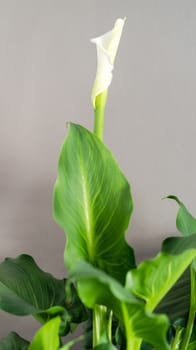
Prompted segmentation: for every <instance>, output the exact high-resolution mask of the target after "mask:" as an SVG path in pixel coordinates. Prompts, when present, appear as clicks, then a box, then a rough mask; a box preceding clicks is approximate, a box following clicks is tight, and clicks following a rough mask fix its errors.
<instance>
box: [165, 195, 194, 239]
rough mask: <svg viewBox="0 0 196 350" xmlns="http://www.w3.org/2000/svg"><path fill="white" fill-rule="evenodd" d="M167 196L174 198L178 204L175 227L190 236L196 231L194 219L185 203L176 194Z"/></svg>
mask: <svg viewBox="0 0 196 350" xmlns="http://www.w3.org/2000/svg"><path fill="white" fill-rule="evenodd" d="M167 198H169V199H173V200H175V201H176V202H177V203H178V205H179V210H178V213H177V216H176V227H177V229H178V230H179V231H180V232H181V233H182V234H183V235H184V236H190V235H192V234H194V233H196V219H195V218H194V217H193V216H192V214H191V213H190V212H189V211H188V209H187V208H186V207H185V205H184V204H183V203H182V202H181V201H180V199H179V198H178V197H176V196H168V197H167Z"/></svg>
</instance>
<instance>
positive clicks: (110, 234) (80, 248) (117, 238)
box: [53, 124, 135, 283]
mask: <svg viewBox="0 0 196 350" xmlns="http://www.w3.org/2000/svg"><path fill="white" fill-rule="evenodd" d="M53 208H54V217H55V219H56V221H57V223H58V224H59V225H60V226H61V227H62V228H63V229H64V230H65V232H66V234H67V246H66V250H65V263H66V265H67V267H68V269H70V268H71V267H72V266H73V265H74V264H75V263H76V261H78V260H84V261H87V262H90V263H91V264H93V265H94V266H97V267H99V268H100V269H101V270H104V271H106V272H107V273H108V274H109V275H111V276H113V277H114V278H116V279H118V280H119V281H121V282H122V283H124V280H125V274H126V272H127V271H128V270H129V269H130V268H131V267H133V266H135V259H134V254H133V250H132V248H130V247H129V246H128V244H127V243H126V241H125V238H124V235H125V230H126V229H127V226H128V223H129V219H130V215H131V213H132V210H133V201H132V197H131V193H130V186H129V184H128V182H127V180H126V178H125V177H124V175H123V174H122V172H121V170H120V168H119V166H118V164H117V163H116V161H115V160H114V158H113V156H112V154H111V152H110V151H109V150H108V149H107V148H106V146H105V145H104V144H103V143H102V142H101V141H100V140H99V139H98V138H97V137H96V136H95V135H94V134H93V133H91V132H89V131H88V130H87V129H85V128H83V127H82V126H79V125H75V124H69V131H68V135H67V137H66V139H65V142H64V144H63V147H62V149H61V153H60V158H59V164H58V177H57V181H56V184H55V188H54V200H53Z"/></svg>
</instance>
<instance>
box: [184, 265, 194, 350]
mask: <svg viewBox="0 0 196 350" xmlns="http://www.w3.org/2000/svg"><path fill="white" fill-rule="evenodd" d="M190 274H191V293H190V294H191V295H190V308H189V317H188V322H187V326H186V329H185V332H184V336H183V340H182V343H181V346H180V350H187V349H188V345H189V342H190V338H191V334H192V330H193V326H194V321H195V313H196V298H195V290H196V281H195V271H194V269H193V263H192V264H191V266H190Z"/></svg>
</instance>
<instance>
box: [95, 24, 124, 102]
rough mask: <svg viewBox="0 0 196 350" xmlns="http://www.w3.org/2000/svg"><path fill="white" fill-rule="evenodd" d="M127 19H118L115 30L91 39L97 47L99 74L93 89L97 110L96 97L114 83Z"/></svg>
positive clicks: (97, 73)
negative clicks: (117, 59) (120, 43)
mask: <svg viewBox="0 0 196 350" xmlns="http://www.w3.org/2000/svg"><path fill="white" fill-rule="evenodd" d="M124 23H125V19H121V18H118V19H117V20H116V22H115V24H114V28H113V29H112V30H111V31H110V32H107V33H105V34H104V35H102V36H99V37H98V38H95V39H91V42H93V43H95V44H96V47H97V72H96V77H95V82H94V85H93V89H92V95H91V100H92V104H93V107H94V108H95V100H96V97H97V96H98V95H99V94H101V93H102V92H104V91H105V90H107V88H108V87H109V85H110V83H111V81H112V71H113V68H114V61H115V57H116V53H117V50H118V46H119V42H120V38H121V35H122V30H123V26H124Z"/></svg>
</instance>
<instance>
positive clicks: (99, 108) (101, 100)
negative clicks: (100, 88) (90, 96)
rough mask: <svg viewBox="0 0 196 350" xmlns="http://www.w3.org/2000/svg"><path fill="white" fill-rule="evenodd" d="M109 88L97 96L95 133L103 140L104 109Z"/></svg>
mask: <svg viewBox="0 0 196 350" xmlns="http://www.w3.org/2000/svg"><path fill="white" fill-rule="evenodd" d="M107 95H108V90H105V91H104V92H102V93H101V94H99V95H98V96H97V97H96V100H95V110H94V113H95V121H94V133H95V135H97V137H99V138H100V140H101V141H103V132H104V111H105V105H106V101H107Z"/></svg>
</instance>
